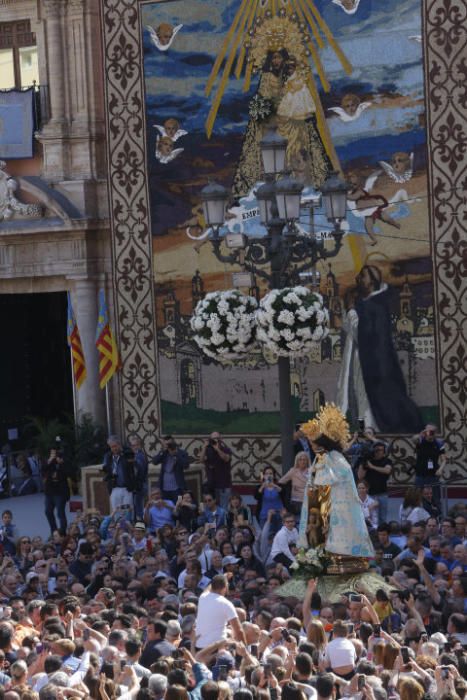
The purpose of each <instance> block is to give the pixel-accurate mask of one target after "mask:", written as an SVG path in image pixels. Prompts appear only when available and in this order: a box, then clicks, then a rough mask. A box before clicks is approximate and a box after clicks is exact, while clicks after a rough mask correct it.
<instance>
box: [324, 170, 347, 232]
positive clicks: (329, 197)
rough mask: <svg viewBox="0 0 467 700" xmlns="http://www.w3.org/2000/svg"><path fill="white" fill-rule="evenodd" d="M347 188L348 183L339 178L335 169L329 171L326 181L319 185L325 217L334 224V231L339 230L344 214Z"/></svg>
mask: <svg viewBox="0 0 467 700" xmlns="http://www.w3.org/2000/svg"><path fill="white" fill-rule="evenodd" d="M349 189H350V188H349V185H348V184H347V183H346V182H344V180H341V178H340V177H339V173H338V172H337V171H335V170H334V171H333V172H332V173H330V175H329V177H328V178H327V180H326V182H325V183H324V184H323V185H322V186H321V194H322V196H323V205H324V211H325V212H326V218H327V220H328V221H332V223H333V224H334V225H335V232H339V223H340V222H341V221H342V220H343V219H345V216H346V212H347V192H348V191H349Z"/></svg>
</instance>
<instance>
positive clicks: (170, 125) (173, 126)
mask: <svg viewBox="0 0 467 700" xmlns="http://www.w3.org/2000/svg"><path fill="white" fill-rule="evenodd" d="M154 128H155V129H157V131H158V132H159V134H160V136H161V137H164V136H166V137H167V138H169V139H171V140H172V141H173V142H174V143H175V141H178V139H179V138H181V137H182V136H186V135H187V134H188V131H185V129H181V128H180V122H179V121H178V119H173V118H170V119H166V120H165V122H164V123H163V124H154Z"/></svg>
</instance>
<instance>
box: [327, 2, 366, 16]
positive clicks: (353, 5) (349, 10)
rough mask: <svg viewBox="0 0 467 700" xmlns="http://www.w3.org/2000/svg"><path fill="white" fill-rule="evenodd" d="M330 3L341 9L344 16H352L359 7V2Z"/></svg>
mask: <svg viewBox="0 0 467 700" xmlns="http://www.w3.org/2000/svg"><path fill="white" fill-rule="evenodd" d="M332 2H333V4H334V5H338V6H339V7H341V8H342V9H343V10H344V12H345V14H346V15H354V14H355V13H356V11H357V10H358V6H359V5H360V0H332Z"/></svg>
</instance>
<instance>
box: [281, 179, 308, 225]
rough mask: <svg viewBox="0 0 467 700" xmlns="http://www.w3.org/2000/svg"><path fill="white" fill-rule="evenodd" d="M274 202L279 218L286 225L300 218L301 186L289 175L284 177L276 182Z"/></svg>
mask: <svg viewBox="0 0 467 700" xmlns="http://www.w3.org/2000/svg"><path fill="white" fill-rule="evenodd" d="M275 189H276V202H277V209H278V211H279V218H281V219H282V220H283V221H287V222H288V223H291V222H294V221H297V219H299V218H300V197H301V194H302V192H303V185H302V183H301V182H298V180H295V178H293V177H292V176H291V175H286V176H285V177H283V178H281V179H280V180H278V181H277V182H276V185H275Z"/></svg>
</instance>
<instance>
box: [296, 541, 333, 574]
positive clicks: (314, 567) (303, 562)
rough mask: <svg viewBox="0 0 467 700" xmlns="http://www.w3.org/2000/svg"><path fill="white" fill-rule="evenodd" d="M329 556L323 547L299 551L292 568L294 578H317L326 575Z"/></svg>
mask: <svg viewBox="0 0 467 700" xmlns="http://www.w3.org/2000/svg"><path fill="white" fill-rule="evenodd" d="M328 564H329V556H328V555H327V553H326V552H325V550H324V549H323V548H322V547H316V549H313V548H310V549H303V548H302V549H299V550H298V553H297V556H296V557H295V561H294V562H293V564H291V566H290V568H291V569H292V571H293V577H294V578H306V579H310V578H316V577H317V576H320V575H322V574H325V573H326V568H327V565H328Z"/></svg>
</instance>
